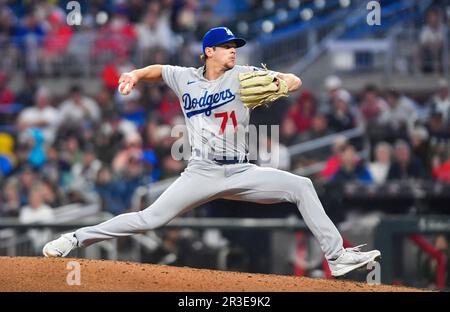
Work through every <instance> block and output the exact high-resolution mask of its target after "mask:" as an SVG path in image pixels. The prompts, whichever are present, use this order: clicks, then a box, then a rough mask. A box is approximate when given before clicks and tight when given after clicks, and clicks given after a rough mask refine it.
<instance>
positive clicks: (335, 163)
mask: <svg viewBox="0 0 450 312" xmlns="http://www.w3.org/2000/svg"><path fill="white" fill-rule="evenodd" d="M347 145H348V142H347V139H346V138H345V137H344V136H338V137H337V138H336V139H335V140H334V143H333V155H332V156H331V157H329V158H328V159H327V161H326V163H325V167H324V168H323V169H322V171H320V177H322V178H324V179H325V180H330V179H331V178H332V177H333V176H334V175H335V174H336V172H337V171H338V170H339V168H340V167H341V159H342V153H343V152H344V150H345V148H346V147H347Z"/></svg>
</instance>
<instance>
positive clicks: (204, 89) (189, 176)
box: [75, 65, 343, 259]
mask: <svg viewBox="0 0 450 312" xmlns="http://www.w3.org/2000/svg"><path fill="white" fill-rule="evenodd" d="M255 69H257V68H253V67H249V66H238V65H236V66H235V67H234V68H233V69H230V70H228V71H227V72H225V74H224V75H222V76H221V77H220V78H218V79H217V80H214V81H209V80H207V79H205V78H204V77H203V68H198V69H195V68H183V67H177V66H168V65H165V66H163V72H162V75H163V79H164V81H165V82H166V83H167V84H168V85H169V86H170V88H172V89H173V90H174V92H175V93H176V94H177V95H178V97H179V99H180V104H181V105H182V108H183V113H184V116H185V118H186V124H187V127H188V132H189V142H190V144H191V147H192V148H193V150H200V154H195V153H193V155H192V157H191V159H190V161H189V163H188V166H187V168H186V169H185V170H184V172H183V173H182V174H181V176H180V177H179V178H178V179H177V180H176V181H175V182H174V183H173V184H172V185H170V186H169V188H168V189H167V190H166V191H165V192H164V193H163V194H162V195H161V196H160V197H159V198H158V199H157V200H156V201H155V202H154V203H153V204H152V205H150V206H149V207H148V208H146V209H144V210H142V211H139V212H132V213H126V214H123V215H119V216H117V217H114V218H113V219H111V220H108V221H106V222H103V223H101V224H99V225H96V226H91V227H85V228H81V229H79V230H77V231H76V232H75V235H76V237H77V239H78V241H79V245H80V246H88V245H90V244H93V243H95V242H98V241H102V240H105V239H111V238H114V237H120V236H128V235H133V234H136V233H142V232H145V231H148V230H153V229H156V228H158V227H161V226H163V225H165V224H166V223H168V222H169V221H170V220H172V219H173V218H175V217H176V216H178V215H181V214H183V213H185V212H187V211H189V210H191V209H193V208H195V207H197V206H199V205H201V204H203V203H206V202H208V201H211V200H214V199H217V198H225V199H230V200H243V201H251V202H256V203H264V204H268V203H278V202H286V201H287V202H291V203H294V204H296V205H297V207H298V209H299V211H300V213H301V214H302V216H303V219H304V220H305V223H306V224H307V225H308V227H309V228H310V230H311V231H312V233H313V234H314V236H315V237H316V238H317V239H318V240H319V243H320V246H321V248H322V250H323V251H324V253H325V257H326V258H327V259H331V258H336V257H338V256H339V255H340V254H341V253H342V252H343V247H342V237H341V236H340V234H339V232H338V230H337V229H336V227H335V226H334V224H333V223H332V222H331V220H330V219H329V218H328V216H327V215H326V213H325V211H324V209H323V207H322V204H321V203H320V200H319V198H318V196H317V194H316V191H315V189H314V186H313V184H312V182H311V180H310V179H308V178H305V177H300V176H297V175H294V174H292V173H289V172H286V171H281V170H278V169H274V168H262V167H259V166H256V165H254V164H250V163H248V162H240V163H235V164H229V165H221V164H220V163H217V162H214V161H211V158H209V157H208V156H209V155H205V154H213V155H221V156H225V157H226V156H239V158H238V159H239V160H242V159H243V158H242V157H243V156H245V154H246V153H247V142H246V131H247V128H248V124H249V118H250V111H249V109H247V108H245V107H244V105H243V104H242V102H241V101H240V99H239V82H238V74H239V73H241V72H246V71H250V70H255Z"/></svg>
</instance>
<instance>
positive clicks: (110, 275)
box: [0, 257, 419, 292]
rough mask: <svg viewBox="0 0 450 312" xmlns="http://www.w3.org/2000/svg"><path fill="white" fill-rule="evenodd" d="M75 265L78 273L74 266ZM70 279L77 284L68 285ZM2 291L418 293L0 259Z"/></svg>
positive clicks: (124, 265)
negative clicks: (77, 271)
mask: <svg viewBox="0 0 450 312" xmlns="http://www.w3.org/2000/svg"><path fill="white" fill-rule="evenodd" d="M72 261H75V262H77V263H78V264H79V273H80V274H79V275H78V276H77V274H76V272H75V270H76V269H77V266H78V265H77V264H74V263H72ZM68 275H69V280H70V281H71V283H72V284H73V282H75V283H77V278H79V279H78V280H79V282H80V285H72V286H69V285H68V283H67V280H68ZM4 291H163V292H184V291H194V292H207V291H217V292H241V291H251V292H271V291H283V292H286V291H287V292H304V291H339V292H341V291H343V292H349V291H372V292H373V291H376V292H379V291H388V292H405V291H408V292H409V291H419V290H417V289H412V288H404V287H393V286H386V285H379V286H370V285H367V284H362V283H354V282H349V281H337V280H323V279H311V278H300V277H293V276H280V275H266V274H249V273H237V272H222V271H214V270H200V269H191V268H179V267H171V266H160V265H151V264H140V263H132V262H119V261H106V260H85V259H70V258H63V259H54V258H34V257H0V292H4Z"/></svg>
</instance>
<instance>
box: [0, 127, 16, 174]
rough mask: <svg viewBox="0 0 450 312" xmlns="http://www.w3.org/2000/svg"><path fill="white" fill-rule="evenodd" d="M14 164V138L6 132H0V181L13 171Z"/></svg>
mask: <svg viewBox="0 0 450 312" xmlns="http://www.w3.org/2000/svg"><path fill="white" fill-rule="evenodd" d="M15 165H16V155H15V154H14V138H13V137H12V136H11V135H10V134H8V133H1V132H0V181H1V180H2V178H3V177H4V176H7V175H9V174H10V173H11V172H12V171H13V169H14V167H15Z"/></svg>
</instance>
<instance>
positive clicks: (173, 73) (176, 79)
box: [162, 65, 186, 97]
mask: <svg viewBox="0 0 450 312" xmlns="http://www.w3.org/2000/svg"><path fill="white" fill-rule="evenodd" d="M185 71H186V68H184V67H181V66H172V65H164V66H163V68H162V78H163V80H164V82H165V83H166V84H167V85H168V86H169V87H170V88H171V89H172V90H173V92H175V94H176V95H177V96H178V97H180V95H181V91H180V81H181V80H182V79H181V78H182V76H183V74H184V72H185Z"/></svg>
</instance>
